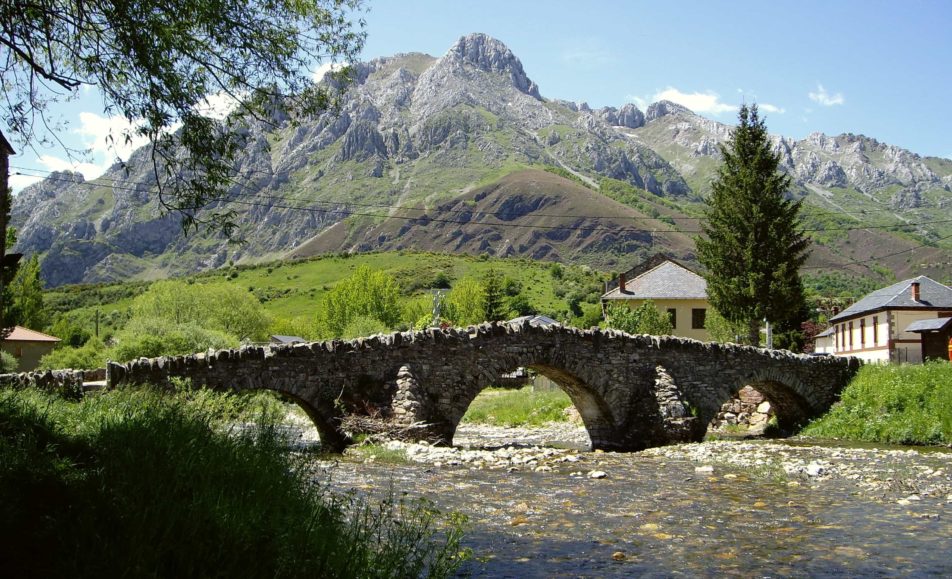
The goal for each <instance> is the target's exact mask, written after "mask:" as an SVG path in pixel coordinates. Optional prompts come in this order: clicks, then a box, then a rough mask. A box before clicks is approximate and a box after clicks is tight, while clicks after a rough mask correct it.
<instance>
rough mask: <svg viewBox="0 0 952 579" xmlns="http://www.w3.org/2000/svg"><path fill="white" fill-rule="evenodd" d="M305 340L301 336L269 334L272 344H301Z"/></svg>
mask: <svg viewBox="0 0 952 579" xmlns="http://www.w3.org/2000/svg"><path fill="white" fill-rule="evenodd" d="M304 342H307V340H305V339H304V338H302V337H301V336H279V335H277V334H275V335H273V336H271V343H272V344H303V343H304Z"/></svg>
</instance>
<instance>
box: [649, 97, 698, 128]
mask: <svg viewBox="0 0 952 579" xmlns="http://www.w3.org/2000/svg"><path fill="white" fill-rule="evenodd" d="M677 113H685V114H689V115H691V116H695V114H694V113H693V112H692V111H691V109H689V108H687V107H686V106H683V105H679V104H678V103H675V102H671V101H658V102H656V103H651V104H650V105H648V110H647V111H646V112H645V119H646V120H647V121H648V122H649V123H650V122H651V121H653V120H655V119H660V118H661V117H664V116H667V115H674V114H677Z"/></svg>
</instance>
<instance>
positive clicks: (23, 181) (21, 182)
mask: <svg viewBox="0 0 952 579" xmlns="http://www.w3.org/2000/svg"><path fill="white" fill-rule="evenodd" d="M42 180H43V177H41V176H37V175H17V174H16V173H14V174H12V175H10V178H9V179H8V180H7V184H8V185H10V188H11V189H13V192H14V193H17V192H19V191H20V189H23V188H24V187H29V186H30V185H32V184H34V183H39V182H40V181H42Z"/></svg>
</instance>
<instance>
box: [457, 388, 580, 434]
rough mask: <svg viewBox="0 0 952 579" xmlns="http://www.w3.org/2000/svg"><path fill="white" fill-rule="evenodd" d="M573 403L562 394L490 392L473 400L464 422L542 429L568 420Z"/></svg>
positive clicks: (490, 390)
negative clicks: (567, 412) (550, 424)
mask: <svg viewBox="0 0 952 579" xmlns="http://www.w3.org/2000/svg"><path fill="white" fill-rule="evenodd" d="M571 405H572V401H571V400H570V399H569V397H568V396H567V395H566V394H565V392H562V391H561V390H553V391H541V392H538V391H533V390H532V387H526V388H522V389H520V390H501V389H496V388H487V389H486V390H484V391H483V392H481V393H480V394H479V396H477V397H476V399H475V400H473V403H472V404H470V406H469V409H468V410H467V411H466V414H465V415H463V422H476V423H482V424H495V425H499V426H541V425H543V424H545V423H547V422H560V421H564V420H566V416H565V409H566V408H568V407H569V406H571Z"/></svg>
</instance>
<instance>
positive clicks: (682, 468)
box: [315, 423, 952, 578]
mask: <svg viewBox="0 0 952 579" xmlns="http://www.w3.org/2000/svg"><path fill="white" fill-rule="evenodd" d="M580 439H585V440H584V443H585V444H579V442H580ZM455 442H456V445H457V446H456V447H454V448H445V447H434V446H430V445H427V444H417V443H402V442H388V443H386V444H384V445H380V446H376V447H374V446H368V447H364V448H360V447H355V448H353V449H352V450H348V452H347V453H346V454H345V455H344V457H343V458H342V459H340V460H335V461H333V462H327V463H325V468H324V469H323V470H322V471H321V472H320V473H319V474H318V473H315V474H316V476H318V477H319V478H321V480H328V481H329V484H330V485H331V486H332V487H334V488H339V489H354V490H356V492H358V493H360V494H366V495H369V496H380V495H381V494H382V493H384V492H385V491H384V490H385V489H391V488H392V489H399V491H400V492H401V493H405V494H407V495H409V496H411V497H416V496H420V497H426V498H427V499H429V500H432V501H433V503H434V504H435V506H436V507H437V508H439V509H441V510H444V511H445V510H452V511H458V512H460V513H462V514H463V515H465V516H466V517H468V519H469V524H468V526H467V529H466V534H465V537H464V540H463V544H464V545H465V546H466V547H468V548H471V549H472V550H473V554H474V558H473V559H472V560H470V561H469V562H467V563H466V564H465V565H464V567H463V572H464V573H469V574H470V575H471V576H476V577H510V578H511V577H547V578H548V577H599V578H604V577H632V576H652V577H660V576H663V577H670V576H708V577H710V576H727V577H750V576H772V577H804V576H830V575H838V576H850V577H866V576H877V577H881V576H910V575H912V576H948V575H949V574H950V573H952V563H950V561H949V560H948V553H949V552H952V496H949V494H950V489H952V480H950V474H949V473H952V453H950V452H948V451H947V450H945V451H943V450H941V449H896V448H880V449H868V448H847V447H842V446H824V445H821V444H819V443H816V442H812V443H810V442H806V441H801V440H789V441H712V442H705V443H701V444H688V445H679V446H670V447H663V448H657V449H651V450H648V451H644V452H638V453H612V452H591V451H587V450H580V447H587V442H588V441H587V436H586V435H585V431H584V429H583V428H579V427H576V426H574V425H571V424H569V423H556V424H548V425H546V426H544V427H542V428H531V429H524V428H515V429H514V428H500V427H495V426H486V425H469V424H462V425H460V428H459V430H458V431H457V436H456V438H455ZM371 449H376V451H372V450H371Z"/></svg>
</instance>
